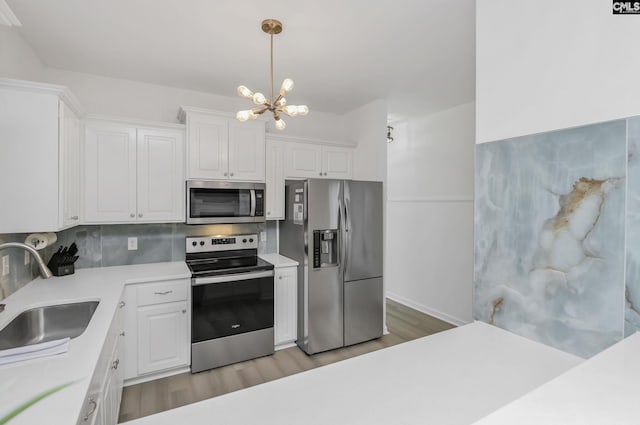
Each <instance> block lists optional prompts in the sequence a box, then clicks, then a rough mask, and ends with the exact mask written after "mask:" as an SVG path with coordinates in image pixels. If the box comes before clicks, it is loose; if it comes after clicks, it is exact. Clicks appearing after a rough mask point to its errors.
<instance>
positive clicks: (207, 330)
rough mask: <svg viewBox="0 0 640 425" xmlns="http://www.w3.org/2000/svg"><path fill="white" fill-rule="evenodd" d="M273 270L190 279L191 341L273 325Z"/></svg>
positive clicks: (221, 336) (200, 340)
mask: <svg viewBox="0 0 640 425" xmlns="http://www.w3.org/2000/svg"><path fill="white" fill-rule="evenodd" d="M273 293H274V291H273V270H269V271H261V272H251V273H238V274H231V275H224V276H215V277H202V278H195V279H192V287H191V295H192V298H191V302H192V306H191V309H192V310H191V342H192V343H196V342H202V341H208V340H212V339H216V338H223V337H226V336H231V335H237V334H241V333H245V332H251V331H257V330H260V329H267V328H272V327H273V309H274V305H273V303H274V298H273Z"/></svg>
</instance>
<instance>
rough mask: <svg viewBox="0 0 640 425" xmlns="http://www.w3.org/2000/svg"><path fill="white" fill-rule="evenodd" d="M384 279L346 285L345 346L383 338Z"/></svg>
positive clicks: (360, 281) (366, 280)
mask: <svg viewBox="0 0 640 425" xmlns="http://www.w3.org/2000/svg"><path fill="white" fill-rule="evenodd" d="M382 326H383V315H382V278H381V277H377V278H373V279H364V280H356V281H353V282H345V283H344V345H352V344H358V343H360V342H364V341H369V340H371V339H375V338H379V337H381V336H382Z"/></svg>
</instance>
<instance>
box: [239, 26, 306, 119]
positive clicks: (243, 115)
mask: <svg viewBox="0 0 640 425" xmlns="http://www.w3.org/2000/svg"><path fill="white" fill-rule="evenodd" d="M262 31H264V32H266V33H267V34H269V35H270V37H271V97H270V98H269V99H267V98H266V96H265V95H264V94H262V93H259V92H257V93H254V92H252V91H251V90H249V89H248V88H247V87H246V86H239V87H238V94H239V95H240V96H242V97H246V98H247V99H251V100H253V103H255V104H256V105H258V106H257V107H255V108H253V109H247V110H244V111H238V113H237V114H236V118H237V119H238V121H243V122H244V121H247V120H250V119H251V120H255V119H256V118H258V115H261V114H263V113H265V112H267V111H271V112H272V113H273V118H274V119H275V124H276V128H277V129H278V130H284V129H285V127H286V126H287V125H286V124H285V122H284V120H283V119H282V114H286V115H289V116H290V117H295V116H296V115H301V116H305V115H307V114H308V113H309V108H308V107H307V106H306V105H298V106H296V105H288V104H287V99H286V98H285V97H284V96H285V95H286V94H287V93H289V92H290V91H291V90H292V89H293V80H291V79H290V78H286V79H285V80H284V81H283V82H282V86H280V91H279V92H278V96H277V97H274V92H273V36H274V35H275V34H280V33H281V32H282V22H280V21H277V20H275V19H265V20H264V21H262Z"/></svg>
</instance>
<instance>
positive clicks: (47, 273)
mask: <svg viewBox="0 0 640 425" xmlns="http://www.w3.org/2000/svg"><path fill="white" fill-rule="evenodd" d="M5 248H22V249H24V250H25V251H29V253H30V254H31V255H33V256H34V257H35V259H36V262H37V263H38V268H39V269H40V276H42V278H43V279H49V278H50V277H51V276H53V273H51V270H49V267H47V265H46V264H45V263H44V261H43V260H42V257H40V253H39V252H38V251H36V250H35V248H34V247H32V246H30V245H27V244H24V243H20V242H7V243H2V244H0V251H2V250H3V249H5Z"/></svg>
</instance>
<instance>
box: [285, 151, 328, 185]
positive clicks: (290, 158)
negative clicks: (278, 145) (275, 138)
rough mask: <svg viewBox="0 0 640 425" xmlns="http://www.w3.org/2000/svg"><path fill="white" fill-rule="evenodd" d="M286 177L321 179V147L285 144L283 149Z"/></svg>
mask: <svg viewBox="0 0 640 425" xmlns="http://www.w3.org/2000/svg"><path fill="white" fill-rule="evenodd" d="M285 163H286V167H285V168H286V174H287V177H302V178H307V177H309V178H314V177H315V178H319V177H322V146H320V145H312V144H309V143H295V142H292V143H287V144H286V148H285Z"/></svg>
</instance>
